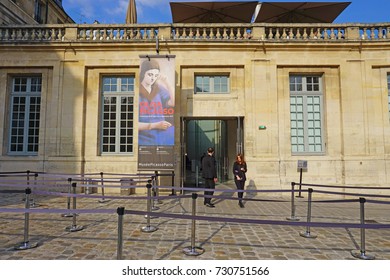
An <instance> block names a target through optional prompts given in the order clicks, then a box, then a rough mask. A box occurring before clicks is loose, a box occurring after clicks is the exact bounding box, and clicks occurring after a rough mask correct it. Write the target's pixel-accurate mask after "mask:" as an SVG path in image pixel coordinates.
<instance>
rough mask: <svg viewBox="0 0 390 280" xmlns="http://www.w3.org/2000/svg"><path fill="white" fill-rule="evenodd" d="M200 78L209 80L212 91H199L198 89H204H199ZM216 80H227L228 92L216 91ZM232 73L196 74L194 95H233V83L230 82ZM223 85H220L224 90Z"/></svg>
mask: <svg viewBox="0 0 390 280" xmlns="http://www.w3.org/2000/svg"><path fill="white" fill-rule="evenodd" d="M198 78H209V89H210V91H209V92H207V91H198V88H200V89H202V88H203V87H198V82H197V80H198ZM216 78H226V80H227V82H226V92H224V91H216V90H215V89H216V86H217V83H216ZM230 79H231V77H230V73H217V74H215V73H213V74H210V73H195V74H194V94H201V95H207V94H215V95H222V94H230V93H231V81H230ZM222 86H223V83H220V84H219V88H222Z"/></svg>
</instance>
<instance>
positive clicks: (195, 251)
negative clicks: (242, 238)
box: [0, 179, 390, 260]
mask: <svg viewBox="0 0 390 280" xmlns="http://www.w3.org/2000/svg"><path fill="white" fill-rule="evenodd" d="M68 182H69V183H71V186H72V190H73V193H72V196H73V211H72V212H73V213H72V214H73V216H72V217H73V223H72V225H71V226H69V227H67V230H68V231H70V232H73V231H78V230H82V229H83V227H82V226H77V223H76V214H77V213H80V212H88V211H83V210H80V209H76V197H77V196H80V197H83V196H85V197H96V196H91V195H89V196H88V195H82V194H80V195H77V194H76V186H77V184H76V183H72V180H69V179H68ZM291 185H292V190H291V194H292V198H293V197H294V195H293V194H294V192H295V190H294V186H295V183H292V184H291ZM302 185H305V184H302ZM307 185H308V186H309V185H310V184H307ZM34 186H35V185H34ZM146 187H147V192H148V194H147V211H146V212H144V211H131V210H127V211H125V210H124V208H123V210H119V208H118V209H117V213H118V248H117V258H118V259H122V250H123V249H122V246H121V245H120V244H122V241H121V240H122V239H123V215H124V214H134V215H145V216H148V217H149V218H150V213H151V211H152V207H151V206H152V199H153V195H152V188H153V186H152V184H151V181H148V184H147V185H146ZM154 188H158V187H157V186H154ZM172 188H174V187H172ZM197 190H198V191H202V190H203V189H199V188H197ZM223 191H224V192H226V190H223ZM235 191H236V190H235ZM244 192H250V191H244ZM257 192H259V191H257ZM313 192H314V190H313V189H312V188H309V190H308V193H309V196H308V212H307V222H299V221H298V220H290V221H289V222H283V221H273V220H250V219H237V218H223V217H218V218H213V217H204V216H196V199H197V198H198V196H202V195H198V194H196V193H193V194H192V215H190V216H188V215H182V214H181V215H177V214H166V213H155V214H154V215H156V216H158V217H171V218H178V219H191V220H192V229H191V246H189V247H186V248H184V249H183V252H184V253H185V254H187V255H193V256H197V255H200V254H202V253H203V252H204V249H203V248H201V247H196V246H195V222H196V220H209V221H220V222H231V223H248V224H268V225H288V226H305V227H306V232H303V233H301V234H300V235H301V236H302V237H307V238H315V237H316V236H315V237H314V235H312V234H311V231H310V227H343V228H344V227H350V228H359V229H360V235H361V245H360V250H353V251H351V254H352V256H354V257H355V258H359V259H365V260H368V259H374V258H375V257H374V256H372V255H370V254H367V253H366V248H365V229H367V228H370V229H381V228H390V225H388V224H380V225H367V224H365V217H364V215H365V213H364V204H365V203H366V202H367V200H366V199H365V198H363V197H360V198H359V200H350V201H349V202H355V201H359V203H360V223H359V224H352V223H349V224H337V223H323V222H322V223H321V222H312V221H311V204H312V193H313ZM31 193H32V192H31V188H26V191H25V194H26V198H25V210H24V214H25V221H24V224H25V227H24V240H23V242H22V243H21V244H19V245H18V246H15V249H17V250H25V249H31V248H35V247H37V246H38V243H31V242H30V241H29V213H38V212H39V211H34V209H31V208H30V203H29V201H30V195H31ZM36 193H37V194H43V193H44V192H40V191H36ZM323 193H327V192H323ZM328 193H329V192H328ZM332 193H335V192H332ZM338 194H341V193H338ZM351 195H360V194H351ZM371 196H373V195H371ZM68 197H70V195H68ZM185 197H186V196H183V198H185ZM379 197H384V196H383V195H381V196H379ZM385 197H388V196H385ZM96 198H99V196H97V197H96ZM160 198H163V199H168V197H160ZM219 198H221V197H219ZM127 199H134V198H133V197H128V198H127ZM175 199H176V198H175ZM224 199H235V198H228V197H226V198H224ZM244 200H246V199H245V198H244ZM247 200H248V201H250V200H252V201H257V200H258V199H247ZM262 201H266V200H262ZM273 201H275V200H273ZM284 202H285V201H284ZM318 202H326V201H318ZM343 202H345V200H344V201H343ZM371 202H374V201H371ZM381 203H387V204H389V203H388V202H381ZM291 205H292V209H291V218H292V217H295V204H294V203H292V204H291ZM293 209H294V211H293ZM36 210H38V209H36ZM67 210H69V209H67ZM4 211H5V212H7V211H10V210H9V209H4V208H3V209H0V212H4ZM19 211H20V209H19ZM19 211H18V212H19ZM47 211H48V210H46V212H47ZM120 216H122V217H120ZM155 230H157V228H156V227H154V226H152V225H150V219H148V220H147V225H146V227H144V228H142V231H143V232H153V231H155Z"/></svg>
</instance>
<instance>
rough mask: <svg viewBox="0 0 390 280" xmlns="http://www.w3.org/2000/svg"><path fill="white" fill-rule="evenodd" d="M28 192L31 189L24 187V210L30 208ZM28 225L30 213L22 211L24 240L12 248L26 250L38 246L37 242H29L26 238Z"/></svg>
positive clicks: (29, 192)
mask: <svg viewBox="0 0 390 280" xmlns="http://www.w3.org/2000/svg"><path fill="white" fill-rule="evenodd" d="M30 194H31V189H30V188H27V189H26V201H25V208H26V210H28V209H30ZM29 227H30V213H29V212H26V213H24V241H23V242H22V243H20V244H19V245H16V246H15V247H14V248H15V250H26V249H31V248H35V247H37V246H38V243H30V241H29V240H28V239H29V237H28V235H29Z"/></svg>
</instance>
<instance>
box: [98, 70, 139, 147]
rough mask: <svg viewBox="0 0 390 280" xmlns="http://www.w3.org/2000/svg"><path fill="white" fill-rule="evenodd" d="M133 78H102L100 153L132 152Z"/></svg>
mask: <svg viewBox="0 0 390 280" xmlns="http://www.w3.org/2000/svg"><path fill="white" fill-rule="evenodd" d="M133 121H134V77H103V102H102V129H101V131H102V135H101V151H102V153H103V154H105V153H114V154H119V153H132V152H133V132H134V131H133V126H134V125H133V124H134V123H133Z"/></svg>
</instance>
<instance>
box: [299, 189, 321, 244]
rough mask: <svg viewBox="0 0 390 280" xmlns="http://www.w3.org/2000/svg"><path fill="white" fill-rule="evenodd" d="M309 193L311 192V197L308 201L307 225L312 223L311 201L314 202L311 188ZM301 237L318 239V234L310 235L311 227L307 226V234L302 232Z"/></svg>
mask: <svg viewBox="0 0 390 280" xmlns="http://www.w3.org/2000/svg"><path fill="white" fill-rule="evenodd" d="M308 191H309V197H308V199H307V223H310V221H311V200H312V193H313V189H312V188H309V190H308ZM299 235H300V236H302V237H306V238H316V237H317V235H316V234H311V233H310V226H309V225H308V226H306V232H301V233H300V234H299Z"/></svg>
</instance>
